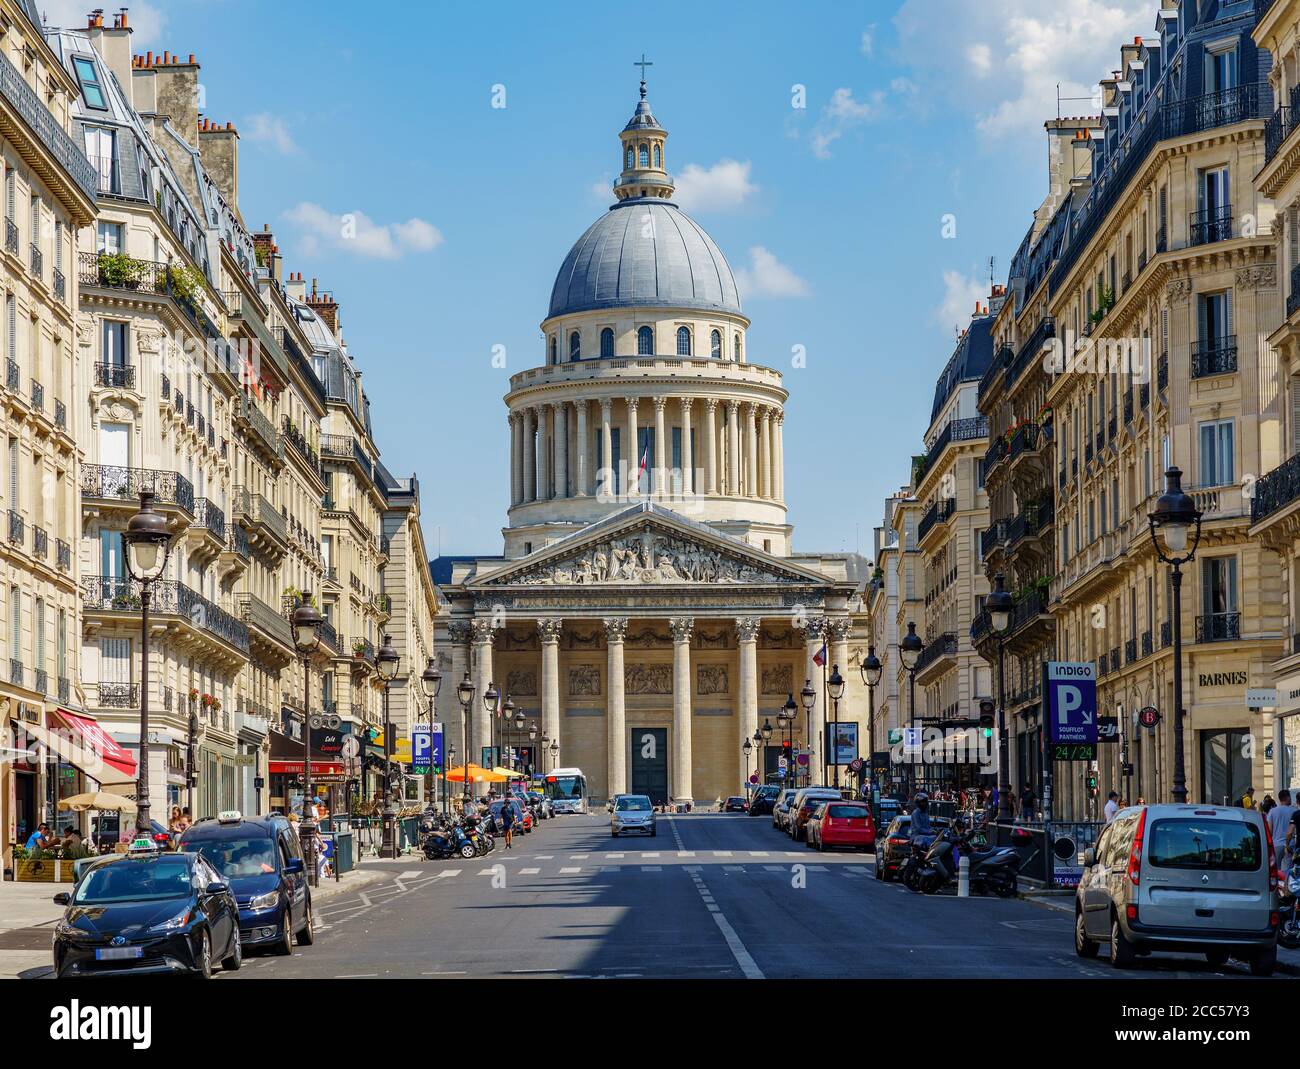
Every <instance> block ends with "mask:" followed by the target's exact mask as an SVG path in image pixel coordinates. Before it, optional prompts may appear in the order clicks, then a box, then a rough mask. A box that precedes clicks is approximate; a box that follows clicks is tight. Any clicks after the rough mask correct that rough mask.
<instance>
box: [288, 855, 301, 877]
mask: <svg viewBox="0 0 1300 1069" xmlns="http://www.w3.org/2000/svg"><path fill="white" fill-rule="evenodd" d="M305 869H306V866H305V865H303V862H302V858H300V857H291V858H289V860H288V861H286V862H285V863H284V874H285V875H286V876H292V875H293V874H294V873H296V872H303V871H305Z"/></svg>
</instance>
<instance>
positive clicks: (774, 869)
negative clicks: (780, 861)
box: [763, 865, 785, 872]
mask: <svg viewBox="0 0 1300 1069" xmlns="http://www.w3.org/2000/svg"><path fill="white" fill-rule="evenodd" d="M763 871H764V872H785V866H784V865H764V866H763Z"/></svg>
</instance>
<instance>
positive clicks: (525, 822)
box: [487, 798, 533, 835]
mask: <svg viewBox="0 0 1300 1069" xmlns="http://www.w3.org/2000/svg"><path fill="white" fill-rule="evenodd" d="M505 806H510V808H511V809H513V810H514V813H515V827H514V830H515V831H517V832H519V834H520V835H527V834H528V833H529V832H530V831H532V830H533V823H532V819H533V818H532V814H531V813H530V812H529V810H528V807H527V806H525V805H524V804H523V803H522V802H520V801H519V799H517V798H511V799H508V800H507V799H503V798H498V799H496V800H495V801H493V802H489V803H488V815H487V830H488V831H490V832H491V833H492V834H493V835H500V834H501V833H502V832H504V831H505V825H504V824H502V823H501V810H502V809H503V808H504V807H505Z"/></svg>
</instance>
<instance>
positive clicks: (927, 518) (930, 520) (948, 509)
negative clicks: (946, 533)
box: [916, 497, 957, 540]
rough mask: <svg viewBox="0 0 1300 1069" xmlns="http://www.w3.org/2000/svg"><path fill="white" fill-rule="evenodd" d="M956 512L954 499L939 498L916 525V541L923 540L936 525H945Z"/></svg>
mask: <svg viewBox="0 0 1300 1069" xmlns="http://www.w3.org/2000/svg"><path fill="white" fill-rule="evenodd" d="M956 511H957V500H956V498H951V497H945V498H940V499H939V500H938V501H936V502H935V503H934V504H933V505H931V506H930V507H929V509H928V510H927V511H926V513H925V515H924V516H923V517H922V518H921V522H920V523H919V524H917V527H916V537H917V539H918V540H919V539H923V538H924V537H925V536H926V535H927V534H929V533H930V529H931V528H932V527H934V526H935V525H936V524H940V523H946V522H947V521H948V520H949V519H950V518H951V517H952V514H953V513H954V512H956Z"/></svg>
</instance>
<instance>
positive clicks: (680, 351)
mask: <svg viewBox="0 0 1300 1069" xmlns="http://www.w3.org/2000/svg"><path fill="white" fill-rule="evenodd" d="M677 355H678V356H690V355H691V329H690V327H678V328H677Z"/></svg>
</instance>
